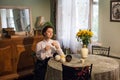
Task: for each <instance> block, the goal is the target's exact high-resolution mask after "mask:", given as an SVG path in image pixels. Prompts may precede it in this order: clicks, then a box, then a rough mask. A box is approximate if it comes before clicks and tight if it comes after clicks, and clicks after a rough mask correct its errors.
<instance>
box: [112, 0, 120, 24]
mask: <svg viewBox="0 0 120 80" xmlns="http://www.w3.org/2000/svg"><path fill="white" fill-rule="evenodd" d="M110 21H115V22H120V1H110Z"/></svg>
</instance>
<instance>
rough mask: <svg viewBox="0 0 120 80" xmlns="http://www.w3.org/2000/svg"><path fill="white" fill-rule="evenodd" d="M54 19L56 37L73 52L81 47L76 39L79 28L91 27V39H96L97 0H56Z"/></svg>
mask: <svg viewBox="0 0 120 80" xmlns="http://www.w3.org/2000/svg"><path fill="white" fill-rule="evenodd" d="M56 19H57V21H56V23H57V24H56V34H57V39H58V40H59V42H60V43H61V44H62V45H63V46H64V47H65V48H70V49H71V50H72V51H73V52H74V53H77V52H76V51H78V50H80V47H81V44H79V43H80V42H78V41H77V39H76V33H77V32H78V30H79V29H92V31H93V32H94V34H95V36H94V37H93V38H92V40H93V41H97V40H98V0H94V1H93V0H58V5H57V18H56Z"/></svg>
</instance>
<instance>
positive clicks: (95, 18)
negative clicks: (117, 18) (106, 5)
mask: <svg viewBox="0 0 120 80" xmlns="http://www.w3.org/2000/svg"><path fill="white" fill-rule="evenodd" d="M92 5H93V12H92V13H93V14H92V16H93V18H92V31H93V33H94V36H93V38H92V40H93V41H98V7H99V6H98V0H93V3H92Z"/></svg>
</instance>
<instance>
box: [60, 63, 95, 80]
mask: <svg viewBox="0 0 120 80" xmlns="http://www.w3.org/2000/svg"><path fill="white" fill-rule="evenodd" d="M92 66H93V64H91V65H89V66H84V67H70V66H66V65H64V64H62V69H63V71H62V75H63V80H90V79H91V73H92Z"/></svg>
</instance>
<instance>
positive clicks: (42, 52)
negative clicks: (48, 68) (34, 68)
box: [36, 39, 64, 60]
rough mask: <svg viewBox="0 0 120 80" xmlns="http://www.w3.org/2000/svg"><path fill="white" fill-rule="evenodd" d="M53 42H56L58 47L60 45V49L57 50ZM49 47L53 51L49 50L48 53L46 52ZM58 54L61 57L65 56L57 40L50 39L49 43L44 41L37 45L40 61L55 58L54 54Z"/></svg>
mask: <svg viewBox="0 0 120 80" xmlns="http://www.w3.org/2000/svg"><path fill="white" fill-rule="evenodd" d="M53 42H56V43H57V44H58V45H59V49H56V48H55V46H53V45H52V43H53ZM47 45H50V47H51V49H50V50H48V51H45V47H46V46H47ZM56 52H57V53H58V54H59V55H63V54H64V53H63V51H62V49H61V47H60V44H59V42H58V41H56V40H52V39H50V40H49V41H46V40H43V41H40V42H38V43H37V46H36V57H37V58H38V59H39V60H44V59H46V58H48V57H53V54H54V53H56Z"/></svg>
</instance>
